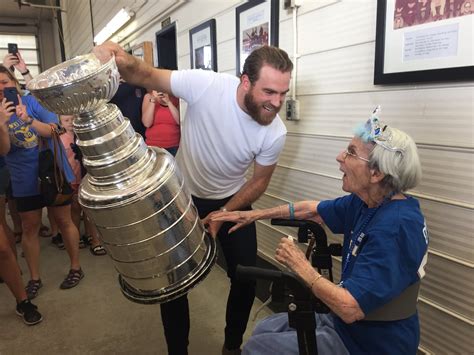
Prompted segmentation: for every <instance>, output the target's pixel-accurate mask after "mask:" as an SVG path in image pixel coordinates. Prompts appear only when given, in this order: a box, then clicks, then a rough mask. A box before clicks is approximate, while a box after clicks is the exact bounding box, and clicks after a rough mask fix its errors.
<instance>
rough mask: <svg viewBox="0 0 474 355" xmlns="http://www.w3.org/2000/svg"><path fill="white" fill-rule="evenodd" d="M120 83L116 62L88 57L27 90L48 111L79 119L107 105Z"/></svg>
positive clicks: (59, 68) (75, 60)
mask: <svg viewBox="0 0 474 355" xmlns="http://www.w3.org/2000/svg"><path fill="white" fill-rule="evenodd" d="M119 79H120V74H119V72H118V69H117V65H116V64H115V58H111V59H110V60H109V61H108V62H107V63H105V64H101V62H100V61H99V59H98V58H97V57H96V56H95V55H94V54H85V55H81V56H78V57H75V58H73V59H70V60H68V61H66V62H64V63H61V64H58V65H56V66H54V67H52V68H50V69H48V70H46V71H44V72H43V73H41V74H40V75H38V76H37V77H36V78H34V79H33V80H31V81H30V82H29V83H28V85H27V88H28V90H29V91H30V92H31V93H32V94H33V95H34V96H35V97H36V98H37V99H38V100H39V101H40V103H41V104H42V105H43V106H44V107H46V108H47V109H48V110H49V111H51V112H55V113H57V114H60V115H77V114H80V113H84V112H90V111H95V110H96V109H98V108H99V107H101V106H103V105H105V104H106V103H107V102H108V101H109V100H110V99H111V98H112V97H113V96H114V95H115V92H116V91H117V89H118V86H119Z"/></svg>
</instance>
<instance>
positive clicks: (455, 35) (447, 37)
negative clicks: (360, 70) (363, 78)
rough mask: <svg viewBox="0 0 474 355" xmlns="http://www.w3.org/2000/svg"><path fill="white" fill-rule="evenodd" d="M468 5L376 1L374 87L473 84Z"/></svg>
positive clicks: (472, 23) (472, 25)
mask: <svg viewBox="0 0 474 355" xmlns="http://www.w3.org/2000/svg"><path fill="white" fill-rule="evenodd" d="M468 2H469V1H466V0H462V1H459V0H458V1H450V0H446V1H434V0H432V1H429V0H377V30H376V43H375V70H374V84H397V83H416V82H435V81H458V80H473V77H474V56H473V55H472V53H474V41H473V40H472V33H473V30H474V13H473V12H472V10H471V9H470V7H469V6H468V7H466V4H467V3H468Z"/></svg>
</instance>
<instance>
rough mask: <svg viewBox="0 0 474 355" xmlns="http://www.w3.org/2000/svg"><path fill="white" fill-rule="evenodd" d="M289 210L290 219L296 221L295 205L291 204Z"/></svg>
mask: <svg viewBox="0 0 474 355" xmlns="http://www.w3.org/2000/svg"><path fill="white" fill-rule="evenodd" d="M288 209H289V210H290V219H295V205H293V203H289V204H288Z"/></svg>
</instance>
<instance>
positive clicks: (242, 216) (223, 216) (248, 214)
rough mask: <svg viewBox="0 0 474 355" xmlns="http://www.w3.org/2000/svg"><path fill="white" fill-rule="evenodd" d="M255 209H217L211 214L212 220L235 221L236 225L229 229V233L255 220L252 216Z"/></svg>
mask: <svg viewBox="0 0 474 355" xmlns="http://www.w3.org/2000/svg"><path fill="white" fill-rule="evenodd" d="M252 212H253V211H232V212H229V211H216V212H215V213H214V214H213V215H212V216H211V221H221V222H233V223H235V226H233V227H232V228H231V229H229V234H230V233H232V232H234V231H236V230H237V229H239V228H241V227H243V226H246V225H247V224H250V223H252V222H253V221H255V219H254V218H252Z"/></svg>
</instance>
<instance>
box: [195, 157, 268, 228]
mask: <svg viewBox="0 0 474 355" xmlns="http://www.w3.org/2000/svg"><path fill="white" fill-rule="evenodd" d="M275 167H276V164H273V165H268V166H264V165H260V164H258V163H257V162H255V163H254V169H253V176H252V177H251V178H250V179H249V180H248V181H247V182H246V183H245V184H244V186H242V187H241V189H240V190H239V191H238V192H237V193H236V194H235V195H234V196H233V197H232V198H231V199H230V200H229V201H228V202H227V203H226V204H225V206H224V208H225V209H226V210H227V211H233V210H239V209H241V208H243V207H246V206H249V205H251V204H252V203H253V202H255V201H256V200H257V199H258V198H259V197H260V196H261V195H262V194H263V193H264V192H265V190H266V189H267V186H268V184H269V183H270V179H271V178H272V174H273V171H274V170H275ZM218 212H219V211H214V212H211V213H209V214H208V215H207V216H206V218H204V219H203V223H204V224H205V225H206V224H207V226H208V227H207V228H208V231H209V233H211V235H212V236H213V237H215V236H216V235H217V232H218V231H219V229H220V227H221V225H222V223H223V222H221V221H211V218H212V215H213V214H214V213H218Z"/></svg>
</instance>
